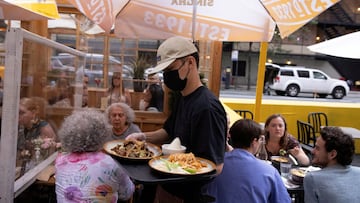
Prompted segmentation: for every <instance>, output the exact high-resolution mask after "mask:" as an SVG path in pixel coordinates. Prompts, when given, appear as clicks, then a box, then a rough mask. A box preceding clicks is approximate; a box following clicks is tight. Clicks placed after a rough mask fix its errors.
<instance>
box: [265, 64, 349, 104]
mask: <svg viewBox="0 0 360 203" xmlns="http://www.w3.org/2000/svg"><path fill="white" fill-rule="evenodd" d="M269 87H270V89H271V90H275V93H276V94H277V95H288V96H291V97H296V96H297V95H298V94H299V93H312V94H317V95H318V96H319V97H320V98H325V97H326V96H327V95H332V97H333V98H334V99H342V98H343V97H344V96H346V95H347V94H348V93H349V86H348V85H347V83H346V82H345V81H342V80H338V79H334V78H331V77H329V76H328V75H326V74H325V73H324V72H322V71H321V70H318V69H311V68H305V67H298V66H295V67H294V66H283V67H279V68H278V71H277V74H276V77H275V78H274V79H273V83H272V84H270V85H269Z"/></svg>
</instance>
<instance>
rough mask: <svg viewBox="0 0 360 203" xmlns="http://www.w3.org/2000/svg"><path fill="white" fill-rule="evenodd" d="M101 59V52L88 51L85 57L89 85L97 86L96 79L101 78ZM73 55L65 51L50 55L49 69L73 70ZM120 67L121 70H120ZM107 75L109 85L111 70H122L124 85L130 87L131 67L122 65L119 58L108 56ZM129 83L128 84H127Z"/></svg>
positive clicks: (102, 66)
mask: <svg viewBox="0 0 360 203" xmlns="http://www.w3.org/2000/svg"><path fill="white" fill-rule="evenodd" d="M103 60H104V56H103V55H102V54H94V53H88V54H86V58H85V69H84V74H86V75H88V77H89V86H97V85H96V82H95V81H96V80H95V78H96V79H98V78H99V79H101V78H103V77H104V75H103V68H104V65H103ZM74 66H75V56H73V55H71V54H67V53H60V54H58V55H57V56H53V57H51V69H52V70H59V71H63V70H66V71H72V72H74V71H75V67H74ZM121 68H122V70H121ZM108 69H109V70H108V77H109V85H110V83H111V77H112V75H113V72H120V71H121V72H122V78H123V79H127V80H124V85H125V87H127V88H131V86H132V83H130V82H129V81H130V79H132V77H133V69H132V68H131V67H130V66H127V65H122V64H121V62H120V61H119V60H117V59H116V58H115V57H113V56H109V65H108ZM128 83H129V84H128Z"/></svg>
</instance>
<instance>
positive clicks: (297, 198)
mask: <svg viewBox="0 0 360 203" xmlns="http://www.w3.org/2000/svg"><path fill="white" fill-rule="evenodd" d="M281 179H282V181H283V183H284V185H285V187H286V189H287V191H288V193H289V195H290V197H291V200H292V202H293V203H304V187H303V185H302V184H295V183H293V182H292V181H291V178H290V177H288V178H285V177H281Z"/></svg>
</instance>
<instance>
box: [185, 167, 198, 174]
mask: <svg viewBox="0 0 360 203" xmlns="http://www.w3.org/2000/svg"><path fill="white" fill-rule="evenodd" d="M184 170H185V171H187V172H189V173H191V174H195V173H196V169H194V168H184Z"/></svg>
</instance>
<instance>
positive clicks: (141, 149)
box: [104, 140, 162, 161]
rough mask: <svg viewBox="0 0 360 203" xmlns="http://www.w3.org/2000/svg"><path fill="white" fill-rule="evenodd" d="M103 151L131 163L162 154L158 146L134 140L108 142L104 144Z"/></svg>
mask: <svg viewBox="0 0 360 203" xmlns="http://www.w3.org/2000/svg"><path fill="white" fill-rule="evenodd" d="M104 150H105V152H107V153H108V154H110V155H113V156H115V157H119V158H121V159H125V160H132V161H148V160H150V159H152V158H154V157H158V156H161V154H162V151H161V149H160V148H159V147H158V146H156V145H154V144H151V143H149V142H145V141H136V140H113V141H109V142H106V143H105V144H104Z"/></svg>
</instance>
